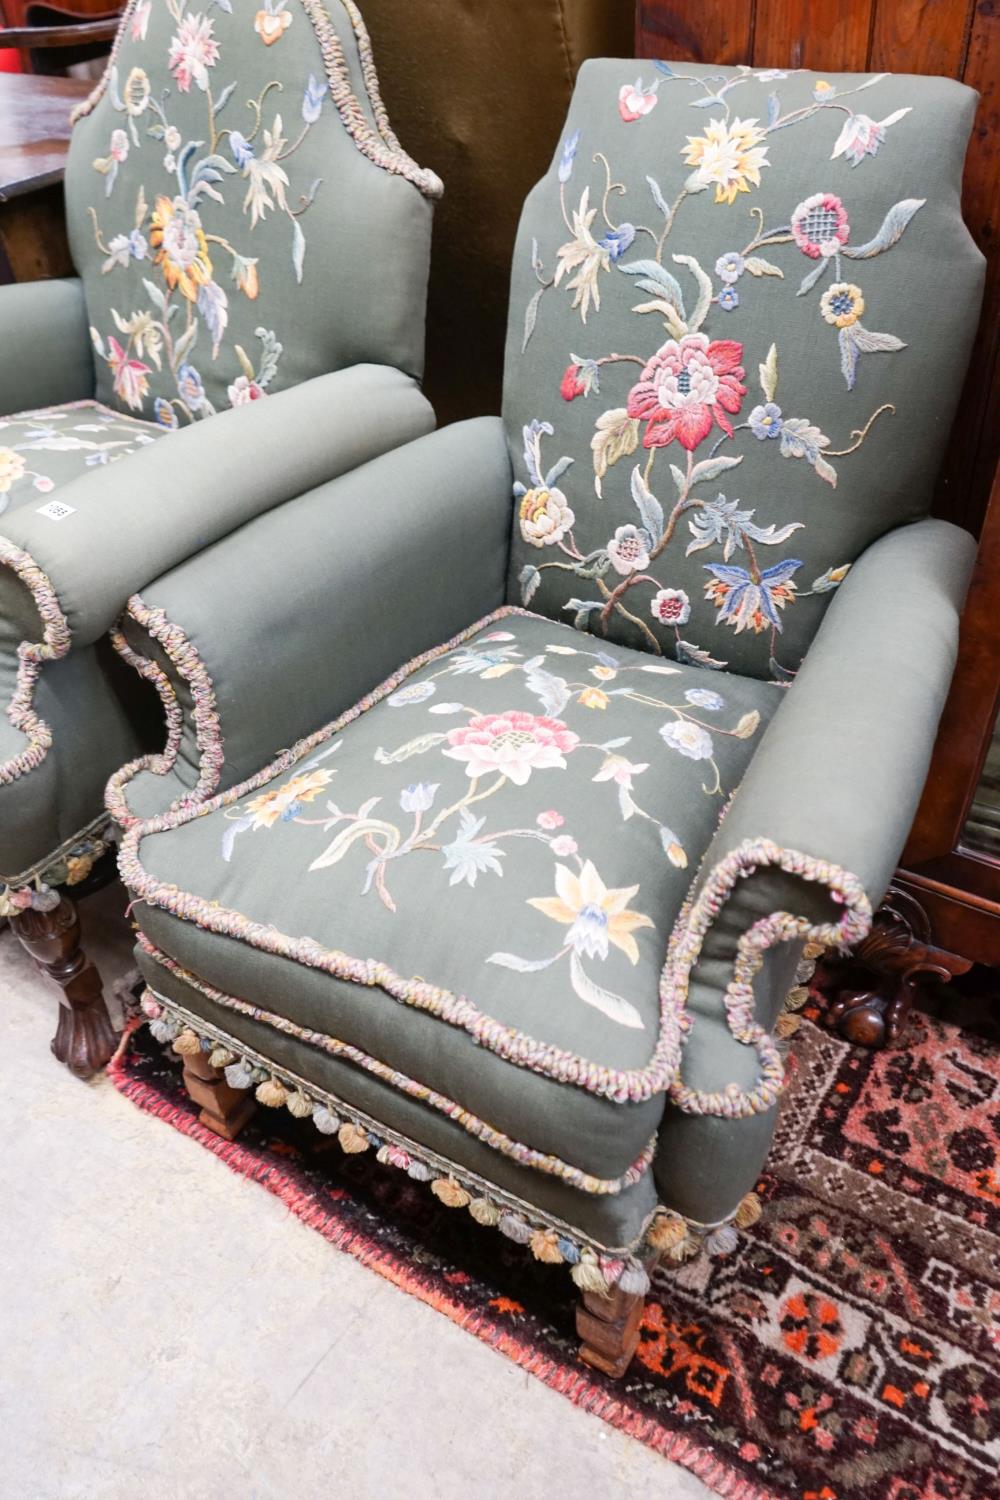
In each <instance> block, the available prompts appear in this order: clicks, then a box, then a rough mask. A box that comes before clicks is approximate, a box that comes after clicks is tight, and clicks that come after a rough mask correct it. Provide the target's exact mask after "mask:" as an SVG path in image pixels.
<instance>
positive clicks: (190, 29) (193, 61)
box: [167, 15, 219, 94]
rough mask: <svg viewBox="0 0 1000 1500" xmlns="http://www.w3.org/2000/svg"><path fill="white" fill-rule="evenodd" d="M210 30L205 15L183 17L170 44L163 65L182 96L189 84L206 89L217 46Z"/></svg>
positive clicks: (215, 60) (217, 53)
mask: <svg viewBox="0 0 1000 1500" xmlns="http://www.w3.org/2000/svg"><path fill="white" fill-rule="evenodd" d="M212 29H213V23H212V22H211V21H210V20H209V18H208V17H207V16H192V15H186V16H185V17H184V19H183V21H181V24H180V26H179V27H178V29H177V35H176V36H175V37H174V38H173V40H172V41H171V43H170V54H169V57H168V59H167V63H168V66H169V68H170V71H171V72H172V73H173V75H174V77H175V78H176V80H177V87H178V88H179V89H180V90H181V92H182V93H185V94H186V93H187V92H188V91H189V89H190V88H191V85H192V83H196V84H197V85H198V87H199V88H200V89H207V88H208V70H209V68H214V67H215V64H216V63H217V61H218V59H219V44H218V42H217V41H216V40H215V38H214V37H213V35H212Z"/></svg>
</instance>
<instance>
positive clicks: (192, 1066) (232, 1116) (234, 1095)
mask: <svg viewBox="0 0 1000 1500" xmlns="http://www.w3.org/2000/svg"><path fill="white" fill-rule="evenodd" d="M184 1087H185V1088H186V1089H187V1091H188V1094H189V1095H190V1096H191V1098H192V1099H193V1100H194V1102H195V1104H200V1105H201V1114H200V1115H199V1117H198V1118H199V1119H200V1120H201V1123H202V1124H203V1125H207V1126H208V1128H209V1130H214V1131H215V1133H216V1135H221V1136H224V1137H225V1139H226V1140H227V1141H234V1140H235V1139H236V1137H237V1136H238V1135H239V1133H240V1131H241V1130H242V1129H243V1127H244V1125H245V1124H246V1122H247V1121H248V1120H249V1118H250V1116H251V1115H252V1114H253V1112H254V1110H255V1109H256V1108H257V1106H256V1104H255V1103H254V1097H253V1094H252V1093H251V1092H250V1090H249V1089H234V1088H230V1086H229V1084H228V1083H227V1082H226V1076H225V1074H224V1073H223V1072H222V1071H221V1070H220V1069H219V1068H213V1067H212V1064H211V1063H210V1062H209V1060H208V1057H207V1055H206V1054H205V1053H204V1052H198V1053H194V1054H193V1055H192V1056H190V1057H188V1056H185V1058H184Z"/></svg>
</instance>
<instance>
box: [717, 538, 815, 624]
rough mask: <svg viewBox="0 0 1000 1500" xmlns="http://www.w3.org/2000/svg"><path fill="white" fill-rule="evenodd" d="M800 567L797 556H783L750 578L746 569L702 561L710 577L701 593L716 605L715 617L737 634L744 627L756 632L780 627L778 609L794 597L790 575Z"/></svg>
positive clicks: (793, 586)
mask: <svg viewBox="0 0 1000 1500" xmlns="http://www.w3.org/2000/svg"><path fill="white" fill-rule="evenodd" d="M801 567H802V563H801V562H800V561H799V559H798V558H794V557H792V558H786V560H785V561H784V562H780V563H775V565H774V567H773V568H765V569H764V571H763V573H761V574H760V575H759V576H758V577H757V578H756V579H754V578H751V576H750V574H749V573H748V572H747V570H746V568H737V567H735V566H733V565H732V564H726V563H706V564H705V571H706V572H708V573H711V574H713V577H712V579H711V581H710V582H709V583H706V585H705V594H706V596H707V597H708V598H709V599H710V600H711V601H712V603H713V604H715V605H716V606H717V607H718V611H719V613H718V620H719V621H720V622H721V621H722V620H725V621H726V622H727V624H729V625H732V627H733V629H734V630H735V631H736V634H737V635H739V634H740V632H741V631H742V630H746V629H748V628H749V629H750V630H752V631H753V632H754V633H755V634H757V635H759V634H760V632H761V631H762V630H766V629H767V628H768V626H769V625H770V626H773V627H774V629H775V630H780V629H781V619H780V617H779V615H778V610H779V609H784V607H785V605H786V604H789V603H791V602H792V601H793V600H794V598H795V583H794V581H793V579H792V574H793V573H796V572H798V570H799V568H801Z"/></svg>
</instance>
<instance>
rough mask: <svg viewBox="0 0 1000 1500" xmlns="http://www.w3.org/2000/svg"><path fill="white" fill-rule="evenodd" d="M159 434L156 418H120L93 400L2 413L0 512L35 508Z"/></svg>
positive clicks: (159, 429) (161, 432) (163, 433)
mask: <svg viewBox="0 0 1000 1500" xmlns="http://www.w3.org/2000/svg"><path fill="white" fill-rule="evenodd" d="M163 436H165V430H164V428H162V427H158V426H157V425H156V423H155V422H141V421H139V420H138V419H137V418H136V417H127V416H123V415H122V413H121V412H117V411H112V410H111V408H110V407H107V406H102V405H101V404H100V403H99V402H97V401H74V402H71V403H70V404H69V405H66V406H46V407H41V408H40V409H38V410H36V411H30V412H20V413H19V414H18V415H17V416H10V417H0V515H3V513H4V511H6V510H10V511H13V510H15V509H18V508H20V507H22V506H25V507H29V506H30V507H31V509H33V510H34V511H36V512H37V511H38V510H39V508H40V507H41V506H43V505H46V504H47V503H48V502H47V500H46V498H45V497H46V496H47V495H51V494H52V492H53V491H54V490H58V489H61V488H62V487H63V486H64V485H66V484H68V483H70V482H71V481H72V480H74V479H76V478H78V477H79V476H80V475H82V474H85V473H86V472H87V470H88V469H93V468H98V467H100V468H104V467H105V466H106V465H107V464H111V463H117V462H118V461H119V460H121V459H123V458H127V457H128V456H129V454H132V453H138V451H139V449H140V448H144V447H147V446H148V445H149V444H150V443H154V442H155V441H156V439H157V438H160V437H163ZM59 498H60V502H61V503H62V499H63V497H62V496H61V495H60V497H59ZM50 519H51V518H50Z"/></svg>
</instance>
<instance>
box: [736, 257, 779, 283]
mask: <svg viewBox="0 0 1000 1500" xmlns="http://www.w3.org/2000/svg"><path fill="white" fill-rule="evenodd" d="M743 267H744V270H747V271H749V272H750V275H751V276H780V277H781V278H782V280H784V276H785V273H784V271H783V270H782V269H781V267H780V266H775V265H772V263H771V261H769V260H764V259H763V258H762V257H761V256H759V255H751V256H749V257H748V258H747V259H746V260H745V261H744V262H743Z"/></svg>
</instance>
